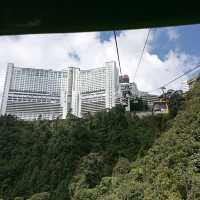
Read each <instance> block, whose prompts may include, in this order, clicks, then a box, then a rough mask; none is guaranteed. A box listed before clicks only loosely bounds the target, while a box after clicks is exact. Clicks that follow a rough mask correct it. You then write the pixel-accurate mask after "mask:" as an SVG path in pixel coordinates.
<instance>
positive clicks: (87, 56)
mask: <svg viewBox="0 0 200 200" xmlns="http://www.w3.org/2000/svg"><path fill="white" fill-rule="evenodd" d="M146 35H147V30H145V29H141V30H129V31H123V32H122V34H120V35H119V36H118V45H119V52H120V58H121V65H122V72H123V73H125V74H129V76H130V78H131V80H133V75H134V73H135V69H136V65H137V62H138V59H139V56H140V54H141V51H142V48H143V45H144V42H145V39H146ZM173 37H174V36H173ZM173 37H172V38H173ZM150 39H151V40H154V35H153V34H152V35H151V38H150ZM151 44H152V43H149V44H148V45H147V48H146V51H145V53H144V56H143V60H142V63H141V65H140V68H139V71H138V74H137V77H136V83H137V84H138V87H139V89H141V90H144V91H145V90H152V89H154V88H156V87H159V86H161V85H162V84H163V83H165V82H167V81H169V80H170V79H172V78H173V77H174V76H175V75H176V74H178V73H180V72H182V71H184V70H185V68H184V67H185V66H186V65H190V64H193V62H194V60H195V59H196V58H195V57H192V56H189V55H187V54H184V53H182V52H174V51H170V52H169V54H168V55H166V58H165V60H164V61H162V60H160V59H159V57H158V55H155V54H151V53H150V49H151V48H152V47H151ZM70 53H71V54H72V53H75V54H77V55H78V56H79V58H80V60H78V59H76V58H75V57H73V56H70ZM109 60H116V61H117V56H116V50H115V44H114V40H113V38H111V39H110V40H109V41H105V42H103V43H101V42H100V34H99V33H95V32H91V33H76V34H48V35H47V34H46V35H23V36H17V37H15V36H2V37H0V78H1V79H0V94H2V91H3V85H4V77H5V72H6V66H7V63H8V62H13V63H15V65H16V66H24V67H35V68H45V69H57V70H61V69H63V68H65V67H67V66H78V67H80V68H81V69H85V68H92V67H100V66H103V65H104V63H105V62H106V61H109ZM175 86H176V87H179V86H180V81H179V82H178V83H177V82H176V85H175Z"/></svg>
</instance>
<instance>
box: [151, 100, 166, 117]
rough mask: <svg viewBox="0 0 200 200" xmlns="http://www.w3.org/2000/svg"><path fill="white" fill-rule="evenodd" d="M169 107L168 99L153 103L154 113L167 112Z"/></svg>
mask: <svg viewBox="0 0 200 200" xmlns="http://www.w3.org/2000/svg"><path fill="white" fill-rule="evenodd" d="M167 113H169V107H168V104H167V102H166V101H156V102H154V104H153V108H152V114H153V115H154V114H167Z"/></svg>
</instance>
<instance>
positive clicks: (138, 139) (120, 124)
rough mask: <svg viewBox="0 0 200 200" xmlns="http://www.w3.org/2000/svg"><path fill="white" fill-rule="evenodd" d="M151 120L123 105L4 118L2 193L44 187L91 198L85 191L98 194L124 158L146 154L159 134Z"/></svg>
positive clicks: (10, 195)
mask: <svg viewBox="0 0 200 200" xmlns="http://www.w3.org/2000/svg"><path fill="white" fill-rule="evenodd" d="M152 120H154V119H153V118H152V119H147V118H146V119H142V120H140V119H138V118H132V117H131V116H129V115H127V114H126V113H125V111H124V108H123V107H121V106H118V107H115V108H113V109H112V110H111V111H110V112H101V113H97V115H95V116H90V117H89V118H88V119H69V118H68V119H67V120H55V121H52V122H50V121H45V120H37V121H34V122H25V121H22V120H19V119H16V118H14V117H12V116H4V117H0V133H1V134H0V166H1V167H0V196H2V197H3V198H4V199H14V197H16V196H23V197H25V198H28V197H30V195H31V194H34V193H40V192H42V191H48V192H49V193H50V199H53V200H54V199H58V200H67V199H70V198H71V197H73V194H80V195H84V196H87V195H88V192H86V191H85V192H84V190H82V189H83V188H88V191H92V192H94V191H93V188H95V187H96V186H97V185H99V184H100V183H101V180H103V177H108V176H111V175H112V170H113V167H114V165H115V163H116V162H117V161H118V159H119V158H124V159H126V160H127V162H129V161H128V160H130V161H133V160H135V159H136V158H137V157H142V156H143V155H144V152H146V151H147V150H148V148H149V147H150V146H151V145H152V144H153V142H154V139H155V138H156V137H157V136H158V135H159V128H158V127H156V126H155V125H154V124H153V123H152ZM155 121H156V120H155ZM102 187H103V186H102ZM81 190H82V192H80V191H81ZM102 191H104V189H102ZM94 193H95V192H94ZM77 196H78V195H77ZM77 198H78V197H77ZM84 198H85V197H84Z"/></svg>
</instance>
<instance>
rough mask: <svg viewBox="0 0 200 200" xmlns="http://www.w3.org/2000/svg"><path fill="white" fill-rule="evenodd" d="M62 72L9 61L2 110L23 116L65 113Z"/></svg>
mask: <svg viewBox="0 0 200 200" xmlns="http://www.w3.org/2000/svg"><path fill="white" fill-rule="evenodd" d="M61 78H62V73H61V72H59V71H52V70H43V69H32V68H20V67H15V66H14V64H11V63H10V64H8V67H7V74H6V80H5V85H4V92H3V97H2V103H1V114H2V115H4V114H11V115H15V116H17V117H19V118H22V119H30V120H31V119H36V118H38V117H39V116H40V117H41V118H45V119H53V118H55V117H58V116H59V115H61V114H62V108H61V104H60V92H61Z"/></svg>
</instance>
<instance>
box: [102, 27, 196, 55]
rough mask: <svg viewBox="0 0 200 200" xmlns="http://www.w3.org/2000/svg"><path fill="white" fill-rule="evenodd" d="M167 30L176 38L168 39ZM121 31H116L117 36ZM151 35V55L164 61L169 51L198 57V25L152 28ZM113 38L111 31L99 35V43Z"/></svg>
mask: <svg viewBox="0 0 200 200" xmlns="http://www.w3.org/2000/svg"><path fill="white" fill-rule="evenodd" d="M168 30H173V31H174V32H176V34H177V36H176V37H177V38H173V39H171V40H170V39H169V37H168ZM121 32H123V31H116V33H117V35H118V36H119V35H120V33H121ZM151 34H156V39H155V40H154V41H153V43H152V45H153V49H152V51H151V53H155V54H157V55H158V56H159V58H161V59H164V57H165V56H166V54H167V53H168V52H169V51H170V50H179V51H184V52H185V53H187V54H191V55H195V56H200V41H199V40H200V25H199V24H197V25H186V26H176V27H170V28H153V29H152V30H151ZM112 37H113V32H112V31H104V32H101V33H100V40H101V42H105V41H109V40H110V39H111V38H112Z"/></svg>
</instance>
